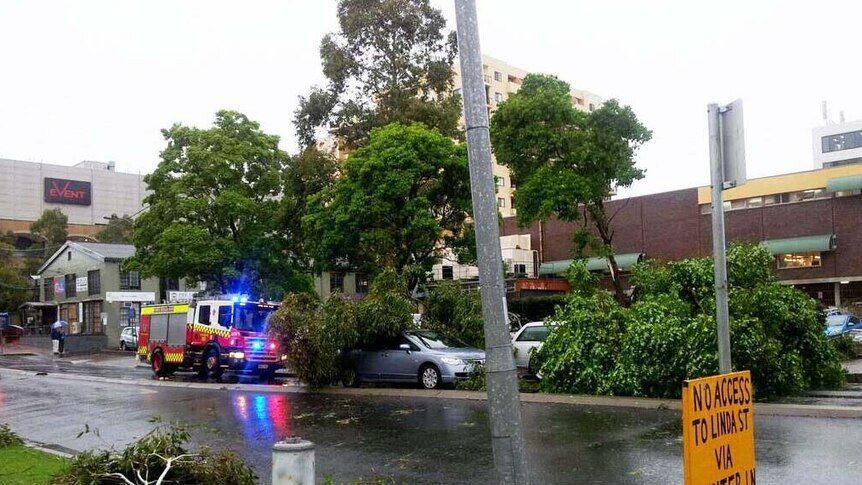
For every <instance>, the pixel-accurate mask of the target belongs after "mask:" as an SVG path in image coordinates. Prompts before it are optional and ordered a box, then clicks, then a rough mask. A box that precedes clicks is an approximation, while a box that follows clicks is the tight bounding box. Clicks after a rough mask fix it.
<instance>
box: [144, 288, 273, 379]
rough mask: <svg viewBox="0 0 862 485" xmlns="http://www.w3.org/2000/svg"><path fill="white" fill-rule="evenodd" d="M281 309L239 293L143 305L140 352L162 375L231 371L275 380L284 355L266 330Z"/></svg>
mask: <svg viewBox="0 0 862 485" xmlns="http://www.w3.org/2000/svg"><path fill="white" fill-rule="evenodd" d="M277 309H278V305H277V304H274V303H263V302H253V301H247V300H246V299H245V298H242V299H240V298H236V297H234V298H231V299H227V300H201V301H197V302H194V303H167V304H163V305H145V306H143V307H141V324H140V333H139V337H138V354H140V355H142V356H145V357H146V359H147V362H148V363H150V365H151V366H152V368H153V372H154V373H155V374H156V375H157V376H159V377H164V376H168V375H171V374H173V373H174V372H175V371H176V370H177V369H180V368H183V369H193V370H195V371H197V372H198V374H199V375H200V376H202V377H215V378H217V377H220V376H221V375H222V374H223V373H224V372H225V371H233V372H243V373H251V374H257V375H259V376H260V377H261V379H271V378H272V376H273V374H274V373H275V371H276V370H278V369H280V368H281V367H282V365H283V364H282V362H283V360H284V358H283V356H282V355H281V352H280V351H279V345H278V342H277V341H276V340H275V339H274V338H271V337H270V336H269V335H268V334H267V332H266V330H267V324H268V323H269V318H270V317H271V316H272V314H273V312H275V311H276V310H277Z"/></svg>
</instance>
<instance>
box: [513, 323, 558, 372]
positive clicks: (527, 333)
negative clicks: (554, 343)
mask: <svg viewBox="0 0 862 485" xmlns="http://www.w3.org/2000/svg"><path fill="white" fill-rule="evenodd" d="M549 332H550V328H548V327H546V326H544V325H528V326H526V327H524V328H522V329H521V330H520V331H519V332H518V333H517V335H515V341H514V342H512V347H514V348H515V349H517V352H516V353H515V365H516V366H518V367H529V365H530V355H531V353H532V352H533V349H534V348H536V347H538V346H540V345H542V342H543V341H544V340H545V337H547V336H548V333H549Z"/></svg>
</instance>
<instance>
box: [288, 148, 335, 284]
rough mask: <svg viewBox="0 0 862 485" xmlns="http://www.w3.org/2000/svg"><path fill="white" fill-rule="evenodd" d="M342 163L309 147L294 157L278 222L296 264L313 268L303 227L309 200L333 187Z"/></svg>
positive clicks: (290, 163) (290, 162)
mask: <svg viewBox="0 0 862 485" xmlns="http://www.w3.org/2000/svg"><path fill="white" fill-rule="evenodd" d="M338 170H339V165H338V161H337V160H335V158H333V157H332V156H330V155H328V154H326V153H323V152H320V151H318V150H316V149H314V148H309V149H307V150H305V151H303V152H302V153H300V154H299V155H297V156H295V157H291V158H290V159H289V160H288V161H287V164H286V166H285V168H284V172H283V177H284V182H283V186H284V190H283V194H282V199H281V205H280V207H279V212H278V219H279V221H280V222H279V223H280V225H281V228H282V233H283V235H284V237H285V244H286V245H287V247H288V248H290V250H291V252H292V254H293V256H294V260H295V262H296V264H297V265H298V266H300V267H302V268H309V267H310V265H311V261H310V257H309V255H308V251H307V249H306V246H307V239H308V238H307V237H306V235H305V232H304V231H303V227H302V218H303V217H304V216H305V214H306V213H307V212H308V200H309V198H310V197H312V196H313V195H315V194H317V193H318V192H321V191H323V190H324V189H327V188H330V187H331V186H332V185H333V184H334V183H335V180H336V177H337V175H338Z"/></svg>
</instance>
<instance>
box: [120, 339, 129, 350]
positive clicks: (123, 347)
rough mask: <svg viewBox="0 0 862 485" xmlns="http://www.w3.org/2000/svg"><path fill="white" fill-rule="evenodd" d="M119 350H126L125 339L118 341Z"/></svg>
mask: <svg viewBox="0 0 862 485" xmlns="http://www.w3.org/2000/svg"><path fill="white" fill-rule="evenodd" d="M120 350H123V351H126V350H128V349H127V348H126V341H125V340H121V341H120Z"/></svg>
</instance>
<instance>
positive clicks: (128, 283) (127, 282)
mask: <svg viewBox="0 0 862 485" xmlns="http://www.w3.org/2000/svg"><path fill="white" fill-rule="evenodd" d="M120 289H121V290H140V289H141V273H139V272H137V271H120Z"/></svg>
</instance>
